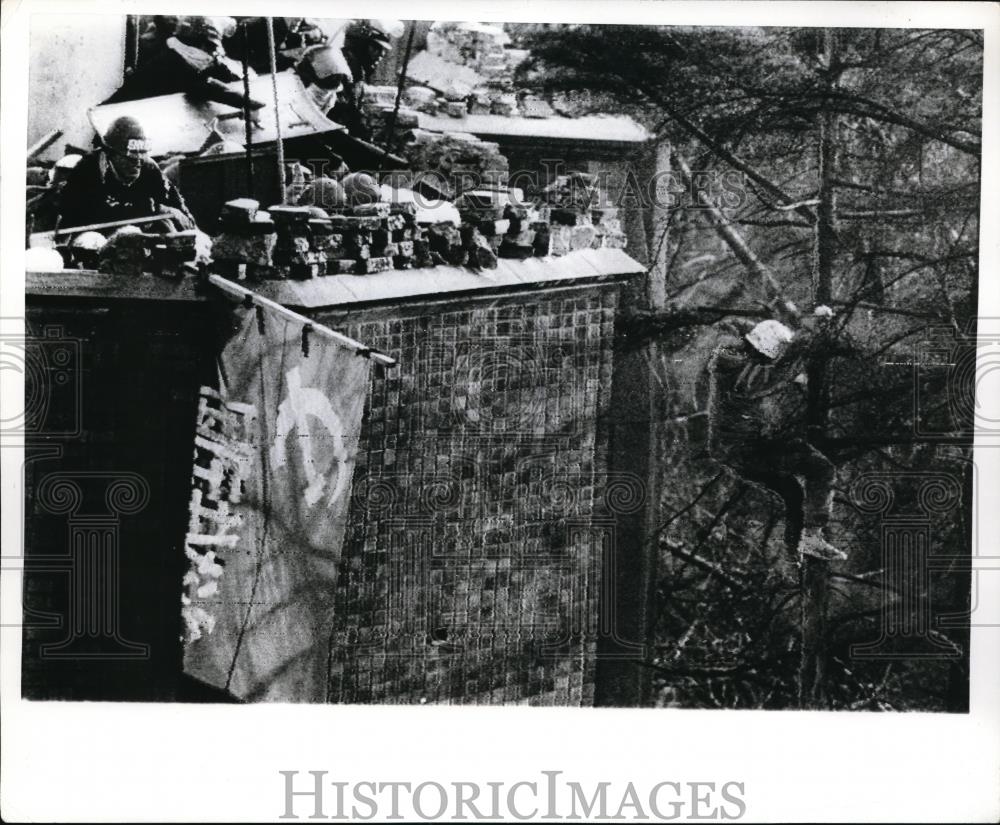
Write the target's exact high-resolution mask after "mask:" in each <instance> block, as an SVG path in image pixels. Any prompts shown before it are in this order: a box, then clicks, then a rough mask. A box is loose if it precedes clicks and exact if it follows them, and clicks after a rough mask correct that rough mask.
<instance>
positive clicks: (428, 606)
mask: <svg viewBox="0 0 1000 825" xmlns="http://www.w3.org/2000/svg"><path fill="white" fill-rule="evenodd" d="M617 298H618V291H617V287H615V286H603V287H593V286H590V287H586V288H577V289H564V290H552V291H542V290H540V291H538V292H537V293H534V294H531V295H530V296H527V297H521V298H505V299H502V300H496V299H494V300H487V299H481V300H478V301H469V302H466V303H464V304H462V303H456V302H449V303H447V304H438V305H430V306H423V307H421V306H413V307H410V308H405V307H404V308H400V307H398V306H397V307H394V308H393V309H392V311H391V312H390V313H383V314H382V315H381V316H380V315H378V314H369V315H368V316H362V317H360V318H358V317H357V316H355V317H353V318H352V319H351V320H350V321H349V322H348V323H347V325H346V329H347V331H348V332H349V334H351V335H352V336H354V337H356V338H358V339H360V340H362V341H365V342H366V343H368V344H370V345H371V346H374V347H378V348H379V349H382V350H383V351H385V352H388V353H389V354H391V355H393V356H395V357H397V358H399V360H400V366H399V367H398V368H395V369H393V370H388V371H386V372H385V373H384V374H382V375H378V374H376V376H375V378H374V381H373V389H372V392H371V395H370V398H369V402H368V406H367V408H366V414H365V422H364V428H363V431H362V438H361V443H362V445H363V447H362V449H363V450H364V452H363V453H362V455H361V456H359V460H358V467H357V470H356V473H355V479H354V497H353V498H354V500H353V505H352V510H351V517H350V519H351V524H350V532H349V537H348V540H347V541H346V543H345V548H344V562H343V568H342V571H341V577H340V583H339V586H338V599H337V611H336V612H337V619H336V625H337V630H336V632H335V634H334V638H333V639H332V649H331V672H330V693H329V699H330V701H333V702H403V703H421V702H425V701H426V702H445V703H448V702H452V703H493V704H497V703H503V704H508V703H530V704H559V705H565V704H572V705H588V704H591V703H592V702H593V697H594V669H595V651H596V643H597V619H598V614H599V609H600V604H599V602H600V592H601V584H602V567H603V564H604V558H605V551H606V548H607V543H608V535H609V533H613V524H614V516H615V512H616V508H617V509H619V510H620V509H621V501H622V499H620V498H616V496H618V495H621V494H622V493H623V492H624V493H625V500H626V505H627V499H628V496H629V495H630V491H629V489H628V485H629V481H630V480H629V479H627V478H620V477H617V476H612V475H609V466H608V428H607V414H608V408H609V401H610V394H611V393H610V391H611V374H612V357H613V353H612V336H613V326H614V315H615V310H616V304H617ZM318 318H319V320H320V321H322V322H324V323H332V324H334V325H335V326H336V325H339V326H338V328H343V322H344V318H343V317H342V316H337V315H323V314H321V315H319V316H318ZM616 482H617V483H616ZM616 490H617V493H616ZM634 492H635V491H634V490H632V491H631V493H632V494H634ZM606 499H608V500H609V501H610V503H611V504H610V506H609V505H608V501H606ZM625 509H628V507H627V506H626V508H625Z"/></svg>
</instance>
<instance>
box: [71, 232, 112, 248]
mask: <svg viewBox="0 0 1000 825" xmlns="http://www.w3.org/2000/svg"><path fill="white" fill-rule="evenodd" d="M107 242H108V241H107V238H105V237H104V236H103V235H102V234H101V233H100V232H81V233H80V234H79V235H77V236H76V237H75V238H73V243H72V244H70V246H72V247H73V248H74V249H82V250H85V251H87V252H100V251H101V250H102V249H103V248H104V244H106V243H107Z"/></svg>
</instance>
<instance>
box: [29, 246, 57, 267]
mask: <svg viewBox="0 0 1000 825" xmlns="http://www.w3.org/2000/svg"><path fill="white" fill-rule="evenodd" d="M63 266H64V264H63V258H62V255H60V254H59V253H58V252H57V251H56V250H55V249H45V248H44V247H40V246H36V247H33V248H32V249H27V250H25V252H24V268H25V270H26V271H27V272H58V271H59V270H61V269H62V268H63Z"/></svg>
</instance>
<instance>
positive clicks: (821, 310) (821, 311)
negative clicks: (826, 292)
mask: <svg viewBox="0 0 1000 825" xmlns="http://www.w3.org/2000/svg"><path fill="white" fill-rule="evenodd" d="M813 315H815V316H816V317H817V318H832V317H833V310H832V309H830V307H828V306H827V305H826V304H820V305H819V306H818V307H816V309H814V310H813Z"/></svg>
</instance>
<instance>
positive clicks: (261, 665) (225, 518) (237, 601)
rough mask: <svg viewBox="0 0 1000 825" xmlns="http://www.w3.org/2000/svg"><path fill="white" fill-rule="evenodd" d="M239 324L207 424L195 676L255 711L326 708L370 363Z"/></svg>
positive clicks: (189, 593)
mask: <svg viewBox="0 0 1000 825" xmlns="http://www.w3.org/2000/svg"><path fill="white" fill-rule="evenodd" d="M235 313H236V316H237V318H238V322H239V326H238V329H237V331H236V333H235V334H234V335H233V337H232V338H231V339H230V340H229V342H228V343H227V345H226V346H225V348H224V350H223V352H222V355H221V356H220V359H219V390H218V391H215V390H212V389H210V388H207V387H206V388H203V389H202V394H201V399H200V404H199V410H198V430H197V435H196V437H195V463H194V469H193V473H192V495H191V506H190V524H189V529H188V535H187V540H186V546H185V552H186V554H187V557H188V559H189V561H190V562H191V566H190V569H189V570H188V572H187V574H186V575H185V577H184V593H183V596H182V599H181V601H182V613H183V616H184V625H185V639H184V641H185V649H184V672H185V673H187V674H188V675H190V676H193V677H195V678H197V679H199V680H201V681H203V682H207V683H208V684H210V685H214V686H216V687H219V688H222V689H224V690H227V691H229V692H230V693H231V694H233V695H234V696H236V697H237V698H240V699H244V700H246V701H286V702H323V701H325V700H326V690H327V667H328V658H329V647H330V636H331V633H332V631H333V613H334V595H335V585H336V580H337V572H338V567H339V562H340V557H341V549H342V546H343V542H344V533H345V529H346V524H347V518H348V509H349V504H350V497H351V478H352V475H353V471H354V457H355V454H356V451H357V445H358V436H359V432H360V429H361V417H362V411H363V408H364V401H365V394H366V393H367V391H368V386H369V370H370V361H369V360H368V359H367V358H363V357H359V356H358V354H357V352H355V351H354V350H351V349H348V348H345V347H343V346H342V345H340V344H338V343H336V342H334V341H330V340H329V339H326V338H321V337H320V336H318V335H311V336H309V337H308V342H307V346H304V345H303V341H302V330H303V327H302V326H301V325H300V324H297V323H295V322H292V321H287V320H285V319H284V318H282V317H281V316H279V315H277V314H275V313H272V312H267V311H264V310H261V309H246V308H243V307H240V308H238V309H236V310H235Z"/></svg>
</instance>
